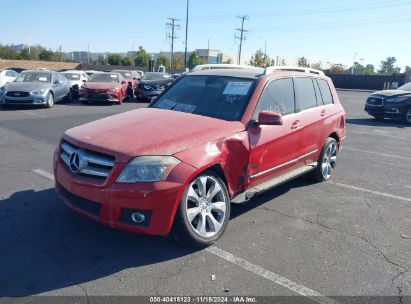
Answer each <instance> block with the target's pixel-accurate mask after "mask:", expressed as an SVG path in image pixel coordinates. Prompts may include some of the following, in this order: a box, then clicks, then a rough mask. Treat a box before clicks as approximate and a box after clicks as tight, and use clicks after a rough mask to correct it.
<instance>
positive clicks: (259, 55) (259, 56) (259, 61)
mask: <svg viewBox="0 0 411 304" xmlns="http://www.w3.org/2000/svg"><path fill="white" fill-rule="evenodd" d="M249 64H250V65H252V66H255V67H261V68H265V67H268V66H270V65H274V64H273V60H271V59H270V57H268V56H267V54H264V53H263V51H262V50H261V49H258V50H257V51H256V52H255V54H254V55H253V56H251V60H250V62H249Z"/></svg>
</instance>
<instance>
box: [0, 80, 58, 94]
mask: <svg viewBox="0 0 411 304" xmlns="http://www.w3.org/2000/svg"><path fill="white" fill-rule="evenodd" d="M50 85H51V84H50V83H41V82H14V81H13V82H9V83H6V84H5V86H4V88H5V89H6V91H23V92H30V91H32V90H34V89H44V88H49V87H50Z"/></svg>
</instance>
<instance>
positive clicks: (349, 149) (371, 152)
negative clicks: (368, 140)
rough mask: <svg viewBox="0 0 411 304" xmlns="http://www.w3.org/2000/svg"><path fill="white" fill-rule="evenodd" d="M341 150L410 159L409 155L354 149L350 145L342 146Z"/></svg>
mask: <svg viewBox="0 0 411 304" xmlns="http://www.w3.org/2000/svg"><path fill="white" fill-rule="evenodd" d="M343 150H348V151H355V152H362V153H368V154H374V155H378V156H383V157H391V158H398V159H403V160H411V157H405V156H400V155H394V154H387V153H380V152H374V151H368V150H362V149H355V148H350V147H346V146H343Z"/></svg>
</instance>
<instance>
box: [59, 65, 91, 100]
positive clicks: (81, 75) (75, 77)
mask: <svg viewBox="0 0 411 304" xmlns="http://www.w3.org/2000/svg"><path fill="white" fill-rule="evenodd" d="M62 74H63V75H64V76H65V77H66V78H67V80H68V81H70V83H71V88H72V92H73V93H74V95H75V97H78V92H79V89H80V88H81V86H82V85H83V83H84V81H87V80H88V78H89V76H88V75H87V74H86V73H85V72H84V71H77V70H70V71H65V72H62Z"/></svg>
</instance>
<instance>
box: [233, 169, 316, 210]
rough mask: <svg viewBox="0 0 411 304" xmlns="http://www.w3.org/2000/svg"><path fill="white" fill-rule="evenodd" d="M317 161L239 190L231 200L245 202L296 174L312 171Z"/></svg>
mask: <svg viewBox="0 0 411 304" xmlns="http://www.w3.org/2000/svg"><path fill="white" fill-rule="evenodd" d="M317 166H318V163H317V162H315V163H311V164H308V165H305V166H303V167H300V168H298V169H295V170H293V171H290V172H287V173H285V174H283V175H281V176H278V177H276V178H274V179H272V180H269V181H266V182H265V183H263V184H260V185H258V186H255V187H253V188H251V189H248V190H246V191H244V192H241V193H240V194H238V195H236V196H235V197H234V198H233V199H232V200H231V202H232V203H234V204H241V203H245V202H247V201H248V200H250V199H251V198H253V197H254V196H256V195H258V194H261V193H263V192H265V191H268V190H271V189H273V188H275V187H277V186H279V185H282V184H284V183H286V182H288V181H290V180H292V179H294V178H296V177H298V176H301V175H304V174H306V173H308V172H310V171H313V170H314V169H315V168H317Z"/></svg>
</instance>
